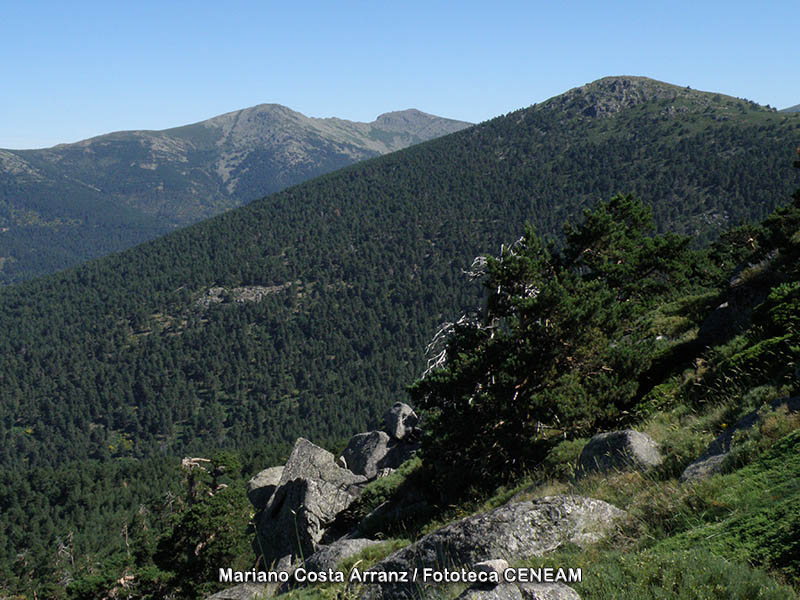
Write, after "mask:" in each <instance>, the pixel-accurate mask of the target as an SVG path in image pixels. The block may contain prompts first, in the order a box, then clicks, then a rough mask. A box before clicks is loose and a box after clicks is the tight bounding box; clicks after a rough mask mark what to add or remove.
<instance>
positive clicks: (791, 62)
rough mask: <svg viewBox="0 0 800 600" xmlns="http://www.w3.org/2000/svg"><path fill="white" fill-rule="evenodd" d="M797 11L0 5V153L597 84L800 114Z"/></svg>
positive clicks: (518, 5) (775, 4) (489, 105)
mask: <svg viewBox="0 0 800 600" xmlns="http://www.w3.org/2000/svg"><path fill="white" fill-rule="evenodd" d="M799 24H800V5H798V3H797V0H792V1H791V2H790V1H788V0H772V1H770V0H767V2H754V1H752V0H749V1H747V2H741V1H739V0H729V1H727V2H721V1H717V0H710V1H705V0H693V1H691V2H685V1H683V0H678V1H670V2H665V1H661V2H650V1H649V0H637V1H630V2H628V1H624V2H623V1H621V2H615V1H611V0H605V1H602V2H601V1H594V2H588V1H587V2H569V1H562V2H559V1H558V0H555V1H554V0H548V1H546V2H545V1H538V0H528V1H521V2H504V1H502V0H496V1H493V2H490V1H487V0H484V1H481V2H472V1H462V2H457V1H451V2H436V1H435V0H429V1H427V2H417V1H416V0H406V1H403V2H400V1H397V2H385V1H381V0H377V1H376V0H373V1H371V2H348V1H346V0H339V1H333V0H331V1H328V2H294V3H292V2H288V1H286V0H282V1H280V2H273V1H271V0H261V1H238V2H237V1H229V2H206V1H204V0H196V1H194V2H183V1H180V0H175V1H172V2H169V1H167V2H164V1H161V2H152V1H150V0H137V1H136V2H114V1H109V0H104V1H102V2H95V1H81V0H75V1H73V2H63V1H59V2H45V1H37V0H30V1H28V2H11V1H10V0H3V1H2V2H0V65H2V66H0V148H36V147H45V146H51V145H53V144H56V143H61V142H73V141H77V140H79V139H84V138H87V137H91V136H93V135H99V134H102V133H107V132H110V131H117V130H122V129H163V128H167V127H174V126H178V125H184V124H187V123H192V122H196V121H200V120H203V119H207V118H209V117H212V116H215V115H217V114H221V113H224V112H229V111H232V110H237V109H239V108H245V107H248V106H253V105H255V104H260V103H265V102H275V103H279V104H284V105H286V106H289V107H291V108H293V109H294V110H297V111H300V112H302V113H303V114H306V115H308V116H313V117H326V116H337V117H341V118H345V119H352V120H357V121H371V120H373V119H374V118H375V117H376V116H378V114H380V113H382V112H387V111H390V110H401V109H405V108H412V107H413V108H418V109H420V110H423V111H425V112H429V113H433V114H437V115H441V116H446V117H451V118H456V119H463V120H466V121H473V122H479V121H483V120H486V119H489V118H491V117H494V116H497V115H500V114H505V113H507V112H509V111H512V110H515V109H517V108H521V107H524V106H529V105H530V104H533V103H536V102H541V101H542V100H545V99H547V98H549V97H552V96H555V95H557V94H559V93H561V92H564V91H566V90H567V89H569V88H572V87H575V86H578V85H582V84H584V83H587V82H590V81H593V80H595V79H599V78H600V77H604V76H607V75H645V76H648V77H653V78H655V79H660V80H662V81H667V82H670V83H675V84H678V85H682V86H685V85H689V86H691V87H693V88H695V89H700V90H708V91H715V92H722V93H725V94H730V95H732V96H737V97H742V98H748V99H750V100H754V101H756V102H759V103H761V104H770V105H772V106H775V107H777V108H785V107H787V106H791V105H794V104H798V103H800V76H799V75H800V52H798V43H797V40H798V39H800V25H799Z"/></svg>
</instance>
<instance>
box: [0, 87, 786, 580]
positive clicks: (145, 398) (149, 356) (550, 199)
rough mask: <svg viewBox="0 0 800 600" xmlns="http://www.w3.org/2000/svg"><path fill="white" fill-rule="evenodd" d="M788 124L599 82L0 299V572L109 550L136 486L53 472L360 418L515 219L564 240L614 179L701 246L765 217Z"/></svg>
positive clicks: (380, 400)
mask: <svg viewBox="0 0 800 600" xmlns="http://www.w3.org/2000/svg"><path fill="white" fill-rule="evenodd" d="M799 134H800V115H793V114H785V113H780V114H779V113H775V112H774V111H771V110H768V109H765V108H762V107H759V106H757V105H755V104H753V103H751V102H748V101H745V100H737V99H734V98H729V97H725V96H721V95H716V94H708V93H703V92H697V91H694V90H689V89H684V88H678V87H675V86H671V85H668V84H663V83H660V82H655V81H652V80H648V79H644V78H616V77H615V78H607V79H603V80H600V81H598V82H595V83H593V84H589V85H587V86H584V87H582V88H577V89H575V90H571V91H570V92H567V93H566V94H564V95H562V96H558V97H556V98H554V99H552V100H550V101H547V102H545V103H543V104H541V105H537V106H532V107H530V108H527V109H523V110H520V111H517V112H514V113H511V114H509V115H506V116H504V117H499V118H497V119H494V120H492V121H489V122H487V123H484V124H482V125H480V126H477V127H474V128H471V129H468V130H465V131H461V132H458V133H456V134H454V135H451V136H448V137H445V138H441V139H438V140H434V141H432V142H428V143H426V144H422V145H419V146H415V147H412V148H409V149H406V150H403V151H401V152H398V153H394V154H391V155H389V156H385V157H381V158H378V159H374V160H370V161H366V162H364V163H361V164H358V165H354V166H351V167H348V168H345V169H343V170H341V171H339V172H337V173H335V174H330V175H326V176H323V177H321V178H318V179H316V180H314V181H312V182H308V183H306V184H303V185H300V186H297V187H294V188H291V189H288V190H286V191H284V192H280V193H277V194H274V195H272V196H269V197H267V198H264V199H263V200H261V201H258V202H254V203H252V204H250V205H248V206H246V207H243V208H241V209H238V210H235V211H231V212H229V213H226V214H224V215H220V216H218V217H216V218H214V219H211V220H209V221H207V222H205V223H202V224H198V225H194V226H191V227H189V228H186V229H184V230H181V231H179V232H176V233H173V234H171V235H169V236H166V237H164V238H162V239H159V240H156V241H154V242H151V243H148V244H145V245H142V246H140V247H138V248H135V249H131V250H129V251H126V252H123V253H121V254H118V255H114V256H110V257H107V258H105V259H102V260H98V261H95V262H92V263H89V264H86V265H83V266H81V267H78V268H76V269H73V270H71V271H67V272H64V273H60V274H57V275H53V276H50V277H47V278H43V279H39V280H35V281H30V282H26V283H23V284H20V285H16V286H13V287H8V288H5V289H3V290H0V319H1V320H2V323H3V328H2V333H1V334H0V335H1V336H2V338H0V377H2V385H0V400H2V403H1V405H2V408H1V409H0V410H2V414H0V424H1V425H0V426H1V427H2V430H1V431H0V441H1V442H2V444H0V457H1V458H2V467H3V474H4V477H6V483H5V485H4V490H8V492H7V493H6V496H5V498H4V500H3V501H4V508H8V510H6V511H4V515H7V517H4V519H6V520H5V521H4V530H3V536H4V538H3V544H2V548H0V552H2V553H3V554H2V559H1V560H0V563H2V564H5V565H12V564H14V560H15V559H14V557H19V556H23V557H25V560H26V561H32V562H31V563H30V564H35V565H37V567H36V568H37V569H42V570H45V571H46V570H47V569H48V568H51V567H52V564H53V562H54V561H57V560H58V558H57V557H56V556H54V555H53V553H52V548H53V544H54V540H55V539H56V538H63V537H64V536H66V535H67V534H68V533H69V532H70V531H75V542H74V544H75V545H74V548H77V549H79V550H80V552H81V553H83V554H84V555H85V554H88V555H91V553H92V552H100V549H101V548H103V547H105V545H106V544H108V543H110V542H109V540H108V539H107V538H103V537H98V536H94V535H89V533H88V532H90V531H92V530H94V531H97V530H98V528H97V527H96V526H92V527H90V526H85V525H86V524H87V522H88V520H89V515H91V518H94V517H95V516H97V518H101V519H105V523H106V524H108V526H111V525H112V524H114V523H116V521H115V520H114V519H116V518H117V517H116V515H117V514H118V513H115V512H114V511H115V510H120V511H122V510H123V508H122V507H123V506H131V507H132V508H135V506H136V499H135V498H133V496H131V497H128V499H127V500H123V499H121V498H118V499H117V501H116V503H115V504H114V505H113V506H114V507H118V508H114V509H113V510H112V509H111V508H110V507H108V506H105V505H104V504H103V493H102V492H101V491H98V490H97V486H95V485H94V484H93V483H92V482H93V481H95V480H94V479H93V480H90V481H86V483H85V485H83V484H82V486H79V489H78V490H76V489H75V488H71V487H69V486H65V487H61V485H62V484H61V483H59V482H63V481H67V480H69V478H70V477H71V478H72V480H76V475H75V474H76V472H81V473H82V472H84V471H85V470H86V469H87V466H86V465H87V464H88V465H121V464H129V461H142V464H145V463H146V464H148V465H152V464H154V461H156V462H157V457H158V456H163V455H166V456H180V455H182V454H183V453H188V452H197V453H200V452H204V453H205V452H211V451H213V450H215V449H219V448H229V449H239V450H244V451H245V452H246V453H247V455H254V454H258V453H260V455H261V456H262V457H263V456H266V455H268V454H270V453H273V454H275V453H279V452H280V451H281V450H280V449H281V447H282V445H283V444H286V443H291V442H293V441H294V439H295V438H296V437H298V436H300V435H304V436H308V437H313V438H314V439H315V441H317V442H320V443H329V444H335V443H338V442H339V441H340V440H341V439H343V438H345V437H346V436H348V435H350V434H352V433H353V432H355V431H357V430H363V429H365V428H366V426H367V425H368V424H369V423H372V422H375V421H376V420H377V414H378V412H379V411H380V410H382V409H383V407H385V406H386V405H387V404H389V403H390V402H391V401H393V400H394V399H395V398H397V397H398V396H401V395H403V393H404V392H403V390H404V388H405V386H406V385H408V384H409V383H410V382H411V381H413V380H414V379H415V377H416V376H418V375H419V373H420V372H421V370H422V369H423V368H424V366H425V356H424V349H425V347H426V345H427V342H428V341H429V340H430V339H431V337H432V336H433V334H434V333H435V331H436V330H437V329H438V326H439V324H440V323H441V322H442V321H444V320H449V319H452V318H453V315H460V314H463V313H465V312H469V311H472V310H475V309H476V308H477V306H476V305H477V304H479V303H480V300H479V299H478V298H479V293H478V288H477V286H476V285H475V284H471V285H470V284H469V283H467V282H466V279H465V278H464V276H463V270H465V269H468V268H469V266H470V264H471V263H472V259H473V257H474V256H476V255H478V254H484V253H495V252H496V251H497V248H498V247H499V245H500V244H501V243H510V242H513V241H514V240H515V239H517V238H518V237H519V233H520V231H521V229H522V225H523V224H524V223H525V222H530V223H531V224H533V226H534V227H535V228H536V229H537V230H538V232H539V233H541V234H544V235H547V236H553V237H555V238H558V237H559V234H560V232H561V224H562V223H563V222H564V220H566V219H575V218H576V216H577V215H579V214H580V212H581V210H582V209H583V208H584V207H586V206H590V205H594V204H595V203H596V202H597V201H598V200H600V199H606V198H608V197H610V196H611V195H613V194H614V193H615V192H617V191H621V190H624V191H630V192H632V193H634V194H635V195H637V196H639V197H641V198H643V199H644V200H645V201H646V202H647V203H648V204H649V205H650V206H651V207H652V210H653V213H654V215H655V221H656V225H657V228H658V229H659V230H660V231H666V230H673V231H677V232H680V233H688V234H691V235H693V236H696V237H697V238H698V239H700V240H703V239H710V238H711V237H713V235H714V234H715V232H717V231H719V229H720V228H721V227H724V226H726V225H728V224H731V223H735V222H738V221H740V220H743V219H751V220H759V219H761V218H763V217H764V216H765V215H766V214H767V213H768V212H769V211H771V210H772V209H773V208H774V207H775V206H776V204H778V203H780V202H782V201H783V200H784V199H785V198H786V197H787V196H788V195H789V193H790V190H791V189H792V186H793V184H792V182H791V177H790V176H789V171H790V167H789V166H788V165H787V164H786V159H785V157H786V149H787V148H792V147H794V146H795V145H796V140H797V136H798V135H799ZM276 448H277V450H276ZM146 457H155V458H151V459H146ZM145 459H146V460H145ZM158 460H161V459H158ZM87 461H88V462H87ZM95 461H97V462H95ZM120 461H121V462H120ZM92 468H95V467H92ZM97 468H99V469H101V470H102V467H100V466H98V467H97ZM117 468H121V467H118V466H115V467H113V469H117ZM148 468H149V467H148ZM109 469H112V467H110V466H109ZM109 472H111V471H109ZM82 477H83V476H80V477H77V480H82V479H81V478H82ZM152 479H153V481H155V480H157V479H158V478H157V477H156V476H155V475H154V476H153V478H152ZM121 480H122V481H127V479H125V478H124V477H122V478H121ZM43 481H46V482H48V484H47V487H45V488H44V490H45V491H43V492H37V490H42V489H43V488H42V482H43ZM126 486H127V484H126ZM131 487H133V485H132V484H131ZM125 489H126V490H127V489H130V488H129V487H125ZM58 490H63V493H62V492H59V491H58ZM66 490H72V491H70V492H69V493H67V491H66ZM20 491H23V492H25V491H30V492H31V494H30V495H29V496H26V495H25V494H24V493H19V492H20ZM150 491H151V492H153V493H155V490H154V489H153V488H151V490H150ZM126 493H127V492H126ZM64 494H66V495H64ZM26 497H30V498H32V500H31V501H30V502H29V503H28V504H25V505H23V504H21V502H22V499H24V498H26ZM48 502H52V503H54V504H59V503H61V504H64V503H66V504H67V505H68V506H69V507H71V508H65V509H63V510H61V511H59V512H55V511H48V510H46V509H45V506H46V505H47V503H48ZM11 506H13V507H14V508H13V510H12V509H11V508H10V507H11ZM76 506H80V507H81V508H80V509H77V510H76V509H75V507H76ZM101 507H103V508H101ZM26 514H28V516H27V517H25V515H26ZM17 518H22V519H23V520H22V522H30V523H31V525H30V527H31V529H33V530H34V531H36V535H33V536H32V535H26V533H25V532H24V530H22V529H19V528H18V527H17V528H15V527H10V526H9V524H13V523H17V522H18V521H16V520H15V519H17ZM121 522H122V521H120V523H121ZM76 524H83V525H84V526H78V525H76ZM113 526H114V527H116V525H113ZM80 532H87V533H86V535H84V534H82V533H80ZM82 536H83V537H82ZM121 539H122V537H119V538H118V539H115V543H121V541H120V540H121ZM26 552H27V554H26Z"/></svg>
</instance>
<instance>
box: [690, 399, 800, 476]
mask: <svg viewBox="0 0 800 600" xmlns="http://www.w3.org/2000/svg"><path fill="white" fill-rule="evenodd" d="M768 406H769V409H770V410H772V411H775V410H778V409H779V408H782V407H785V409H786V411H787V412H789V413H794V412H797V411H800V396H796V397H794V398H780V399H778V400H773V401H772V402H770V403H769V405H768ZM761 418H762V412H761V411H758V410H754V411H752V412H749V413H747V414H746V415H745V416H743V417H742V418H741V419H739V420H738V421H736V423H734V424H733V426H731V427H729V428H728V429H726V430H725V431H724V432H723V433H721V434H720V435H718V436H717V437H716V438H715V439H714V441H713V442H711V443H710V444H709V446H708V448H706V450H705V452H703V453H702V454H701V455H700V456H699V457H698V458H697V460H695V461H694V462H693V463H691V464H690V465H689V466H688V467H686V468H685V469H684V471H683V473H682V474H681V481H683V482H691V481H698V480H700V479H706V478H708V477H711V476H712V475H714V474H715V473H719V472H721V471H722V470H723V468H724V467H725V461H726V459H727V457H728V454H730V451H731V445H732V444H733V441H734V438H735V437H736V435H737V434H740V433H741V432H743V431H745V430H747V429H750V428H751V427H753V426H755V425H757V424H758V423H759V422H760V421H761Z"/></svg>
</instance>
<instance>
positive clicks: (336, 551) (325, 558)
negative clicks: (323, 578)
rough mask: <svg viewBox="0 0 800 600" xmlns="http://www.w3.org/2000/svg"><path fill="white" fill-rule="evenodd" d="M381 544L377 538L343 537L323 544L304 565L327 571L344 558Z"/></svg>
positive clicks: (314, 569)
mask: <svg viewBox="0 0 800 600" xmlns="http://www.w3.org/2000/svg"><path fill="white" fill-rule="evenodd" d="M376 544H380V542H379V541H376V540H367V539H364V538H355V539H341V540H337V541H335V542H334V543H332V544H330V545H328V546H322V547H320V548H319V550H317V551H316V552H314V554H312V555H311V556H310V557H309V558H307V559H306V561H305V564H304V565H303V566H304V567H305V568H306V569H307V570H308V571H327V570H328V569H336V567H337V565H339V564H340V563H341V562H342V561H343V560H344V559H346V558H350V557H351V556H355V555H356V554H359V553H360V552H361V551H362V550H364V549H365V548H369V547H370V546H374V545H376Z"/></svg>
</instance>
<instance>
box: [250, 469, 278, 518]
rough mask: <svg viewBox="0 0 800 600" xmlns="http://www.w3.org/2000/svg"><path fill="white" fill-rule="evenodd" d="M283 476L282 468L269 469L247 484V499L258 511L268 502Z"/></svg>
mask: <svg viewBox="0 0 800 600" xmlns="http://www.w3.org/2000/svg"><path fill="white" fill-rule="evenodd" d="M281 475H283V467H270V468H269V469H264V470H263V471H261V472H260V473H259V474H258V475H256V476H255V477H253V478H252V479H251V480H250V481H248V482H247V499H248V500H250V503H251V504H252V505H253V506H255V507H256V508H257V509H258V510H261V509H262V508H264V507H265V506H266V505H267V502H269V499H270V497H271V496H272V493H273V492H274V491H275V489H276V488H277V487H278V484H279V483H280V481H281Z"/></svg>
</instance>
